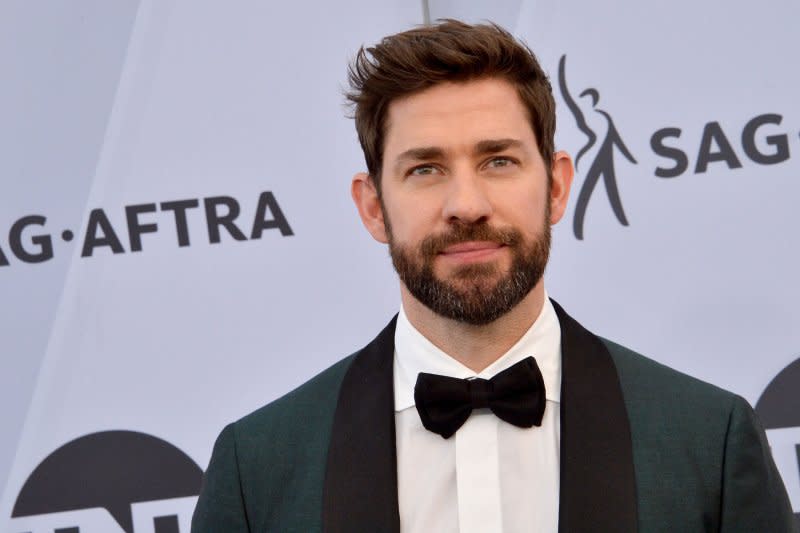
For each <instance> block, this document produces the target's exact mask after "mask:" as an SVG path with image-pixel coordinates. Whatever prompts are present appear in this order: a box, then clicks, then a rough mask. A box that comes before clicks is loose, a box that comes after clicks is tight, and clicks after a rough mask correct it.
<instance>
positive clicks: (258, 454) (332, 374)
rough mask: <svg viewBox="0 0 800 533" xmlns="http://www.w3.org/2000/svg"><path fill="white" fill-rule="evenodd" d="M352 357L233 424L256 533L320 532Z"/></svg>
mask: <svg viewBox="0 0 800 533" xmlns="http://www.w3.org/2000/svg"><path fill="white" fill-rule="evenodd" d="M354 357H355V354H353V355H350V356H348V357H347V358H345V359H343V360H341V361H339V362H338V363H336V364H334V365H333V366H331V367H330V368H328V369H326V370H324V371H322V372H321V373H320V374H318V375H316V376H315V377H313V378H312V379H310V380H309V381H307V382H306V383H304V384H303V385H300V386H299V387H298V388H296V389H294V390H293V391H291V392H289V393H287V394H286V395H284V396H282V397H281V398H278V399H277V400H275V401H273V402H271V403H269V404H267V405H265V406H264V407H262V408H260V409H258V410H256V411H254V412H252V413H250V414H248V415H246V416H244V417H243V418H241V419H239V420H237V421H236V422H234V423H233V424H231V426H230V428H231V432H232V434H233V438H232V440H233V442H234V443H235V444H234V446H235V455H236V459H237V461H236V462H237V470H238V473H239V483H240V488H241V493H242V497H243V501H244V502H245V508H246V515H247V517H248V521H249V523H250V525H251V527H252V529H253V530H254V531H267V530H269V531H312V530H315V529H318V526H319V520H320V512H319V509H320V508H321V507H320V506H321V505H322V486H323V482H324V477H325V464H326V460H327V455H328V447H329V445H330V436H331V429H332V427H333V418H334V414H335V412H336V405H337V401H338V398H339V390H340V386H341V383H342V380H343V379H344V376H345V374H346V373H347V370H348V369H349V368H350V364H351V363H352V361H353V358H354ZM297 524H302V527H300V526H298V525H297Z"/></svg>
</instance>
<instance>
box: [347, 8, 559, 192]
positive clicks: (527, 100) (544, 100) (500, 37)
mask: <svg viewBox="0 0 800 533" xmlns="http://www.w3.org/2000/svg"><path fill="white" fill-rule="evenodd" d="M348 77H349V81H350V91H349V92H347V93H346V97H347V99H348V100H349V101H350V103H351V104H352V105H353V107H354V108H355V112H354V113H353V115H354V118H355V122H356V131H357V132H358V140H359V142H360V143H361V148H362V149H363V150H364V158H365V159H366V162H367V170H368V172H369V174H370V176H371V177H372V179H373V180H374V182H375V185H376V187H377V188H378V192H379V193H380V181H381V180H380V177H381V166H382V160H383V149H384V137H385V134H386V114H387V112H388V109H389V104H390V103H391V102H392V101H393V100H396V99H397V98H401V97H404V96H408V95H410V94H413V93H416V92H419V91H422V90H424V89H427V88H428V87H431V86H433V85H436V84H438V83H443V82H448V81H449V82H460V81H469V80H474V79H480V78H491V77H499V78H505V79H507V80H508V81H510V82H511V83H513V84H514V86H515V87H516V88H517V91H518V92H519V96H520V99H521V100H522V103H523V105H524V106H525V107H526V108H527V109H528V112H529V114H530V117H529V119H530V122H531V126H532V128H533V131H534V133H535V134H536V141H537V143H538V148H539V152H540V153H541V154H542V158H543V159H544V161H545V166H546V168H547V171H548V176H549V173H550V161H551V159H552V156H553V151H554V146H553V145H554V141H553V136H554V134H555V124H556V116H555V115H556V113H555V102H554V100H553V92H552V89H551V87H550V81H549V80H548V79H547V75H546V74H545V73H544V71H543V70H542V67H541V66H540V65H539V62H538V61H537V60H536V56H535V55H534V54H533V52H532V51H531V50H530V48H528V47H527V46H526V45H525V44H523V43H521V42H519V41H517V40H516V39H515V38H514V37H513V36H512V35H511V34H510V33H509V32H507V31H506V30H504V29H503V28H501V27H500V26H498V25H496V24H492V23H490V24H476V25H469V24H465V23H463V22H460V21H457V20H452V19H445V20H441V21H438V22H437V23H436V24H433V25H427V26H420V27H418V28H414V29H412V30H408V31H405V32H402V33H398V34H395V35H390V36H388V37H385V38H384V39H383V40H381V42H380V43H378V44H377V45H375V46H373V47H370V48H366V49H365V48H364V47H363V46H362V47H361V49H359V51H358V54H356V57H355V59H354V60H353V62H352V63H351V64H350V67H349V69H348Z"/></svg>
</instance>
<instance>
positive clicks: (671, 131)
mask: <svg viewBox="0 0 800 533" xmlns="http://www.w3.org/2000/svg"><path fill="white" fill-rule="evenodd" d="M680 136H681V130H680V128H662V129H660V130H658V131H656V132H655V133H654V134H653V136H652V137H650V147H651V148H652V149H653V152H655V153H656V155H660V156H661V157H666V158H667V159H672V160H673V161H675V165H674V166H673V167H671V168H662V167H656V176H658V177H659V178H674V177H677V176H680V175H681V174H683V173H684V172H686V169H687V168H689V158H688V157H686V154H685V153H684V152H683V150H681V149H680V148H675V147H672V146H666V145H665V144H664V139H665V138H667V137H674V138H676V139H678V138H679V137H680Z"/></svg>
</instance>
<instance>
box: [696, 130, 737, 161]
mask: <svg viewBox="0 0 800 533" xmlns="http://www.w3.org/2000/svg"><path fill="white" fill-rule="evenodd" d="M712 142H714V143H716V145H717V147H718V148H719V150H718V151H716V152H712V151H711V143H712ZM716 161H724V162H725V163H726V164H727V165H728V168H741V167H742V164H741V163H740V162H739V158H738V157H736V152H734V151H733V147H732V146H731V143H730V142H729V141H728V138H727V137H726V136H725V132H723V131H722V127H721V126H720V125H719V122H709V123H708V124H706V127H705V128H703V138H702V139H701V140H700V151H699V152H698V154H697V165H695V167H694V173H695V174H701V173H703V172H705V171H706V170H707V169H708V164H709V163H713V162H716Z"/></svg>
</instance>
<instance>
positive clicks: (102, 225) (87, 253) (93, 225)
mask: <svg viewBox="0 0 800 533" xmlns="http://www.w3.org/2000/svg"><path fill="white" fill-rule="evenodd" d="M98 230H100V232H101V233H100V234H99V235H98ZM99 246H110V247H111V251H112V252H114V253H115V254H122V253H125V249H124V248H123V247H122V243H121V242H120V240H119V237H117V234H116V233H115V232H114V228H113V226H111V221H109V220H108V217H107V216H106V214H105V212H104V211H103V210H102V209H92V211H91V213H89V222H88V224H86V237H85V238H84V239H83V250H81V257H91V255H92V254H93V253H94V249H95V248H97V247H99Z"/></svg>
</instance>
